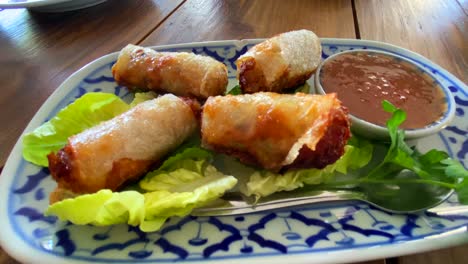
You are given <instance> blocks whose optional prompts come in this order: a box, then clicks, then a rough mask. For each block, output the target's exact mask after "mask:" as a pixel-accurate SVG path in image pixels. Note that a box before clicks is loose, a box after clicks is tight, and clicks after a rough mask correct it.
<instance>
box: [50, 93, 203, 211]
mask: <svg viewBox="0 0 468 264" xmlns="http://www.w3.org/2000/svg"><path fill="white" fill-rule="evenodd" d="M196 107H197V105H196V103H195V102H193V101H186V100H183V99H181V98H178V97H176V96H174V95H169V94H168V95H164V96H161V97H159V98H156V99H154V100H150V101H146V102H143V103H141V104H139V105H137V106H136V107H134V108H132V109H131V110H129V111H127V112H125V113H123V114H121V115H119V116H117V117H115V118H113V119H111V120H109V121H106V122H103V123H101V124H99V125H98V126H95V127H93V128H90V129H88V130H85V131H83V132H82V133H80V134H78V135H75V136H72V137H70V138H69V139H68V144H67V145H66V146H65V147H64V148H63V149H61V150H60V151H58V153H51V154H49V155H48V159H49V169H50V173H51V175H52V177H53V178H54V180H55V181H57V183H58V188H57V190H56V191H55V192H54V193H52V194H51V197H50V200H51V203H53V202H55V201H57V200H60V199H61V198H63V197H64V196H66V197H68V196H72V194H71V193H80V194H81V193H94V192H97V191H98V190H101V189H111V190H117V189H118V188H119V187H121V186H122V185H123V184H124V183H126V182H128V181H132V180H135V179H137V178H139V177H140V176H141V175H142V174H143V173H145V172H146V171H147V170H148V169H149V168H150V166H151V165H152V164H154V163H157V162H158V161H160V159H161V158H162V157H163V156H164V155H166V154H167V153H168V152H169V151H171V150H173V149H175V148H176V147H177V146H178V145H180V144H181V143H182V142H183V141H184V140H185V139H186V138H187V137H188V136H189V135H191V134H192V133H193V132H194V131H195V129H196V128H197V127H198V121H197V119H196V113H194V111H196ZM198 107H199V105H198ZM70 192H71V193H70Z"/></svg>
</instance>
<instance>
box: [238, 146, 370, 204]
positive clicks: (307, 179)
mask: <svg viewBox="0 0 468 264" xmlns="http://www.w3.org/2000/svg"><path fill="white" fill-rule="evenodd" d="M372 152H373V146H372V144H371V143H369V142H368V141H366V140H362V139H358V138H357V137H353V139H351V140H350V141H349V143H348V145H346V146H345V153H344V155H343V156H341V158H340V159H338V160H337V161H336V162H335V163H333V164H330V165H328V166H326V167H325V168H323V169H300V170H289V171H287V172H286V173H284V174H279V173H273V172H269V171H256V172H254V173H253V174H252V175H251V176H250V178H249V180H248V182H247V183H246V188H245V189H242V188H241V191H242V192H243V193H244V194H245V195H247V196H251V195H254V196H255V197H256V198H257V199H258V198H260V197H265V196H268V195H270V194H272V193H275V192H280V191H292V190H294V189H297V188H301V187H303V186H304V185H309V184H314V185H316V184H321V183H324V182H327V181H330V180H332V179H333V176H334V175H335V173H341V174H346V173H347V172H348V170H349V169H352V170H356V169H359V168H362V167H364V166H365V165H367V164H368V163H369V161H370V160H371V157H372Z"/></svg>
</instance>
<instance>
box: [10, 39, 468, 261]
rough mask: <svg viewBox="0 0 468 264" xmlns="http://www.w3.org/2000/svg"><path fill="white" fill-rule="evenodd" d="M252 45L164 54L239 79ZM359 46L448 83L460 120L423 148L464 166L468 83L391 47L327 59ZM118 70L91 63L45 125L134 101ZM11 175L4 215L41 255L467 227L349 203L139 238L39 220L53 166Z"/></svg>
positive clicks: (434, 216)
mask: <svg viewBox="0 0 468 264" xmlns="http://www.w3.org/2000/svg"><path fill="white" fill-rule="evenodd" d="M251 45H252V42H246V43H244V44H243V45H235V44H234V43H233V44H232V45H219V46H216V45H214V44H210V45H208V44H205V45H203V44H194V45H191V46H186V47H180V48H176V49H165V50H171V51H173V50H176V51H190V52H195V53H198V54H203V55H209V56H211V57H213V58H215V59H217V60H219V61H221V62H223V63H225V64H226V65H227V66H228V69H229V77H230V79H231V80H232V81H233V82H235V64H234V61H235V60H236V59H237V58H238V57H239V56H240V55H241V54H242V53H244V52H245V51H246V50H247V49H248V47H249V46H251ZM356 48H364V49H379V50H385V51H389V52H395V53H398V54H399V55H401V56H404V57H407V58H408V59H410V60H413V61H415V62H416V63H419V64H420V65H422V66H423V67H425V68H427V69H428V70H430V71H432V72H433V73H434V74H435V76H436V77H437V79H438V80H439V81H440V82H441V84H442V85H446V86H448V87H450V90H451V92H452V93H453V96H454V97H455V101H456V104H457V106H456V109H457V110H456V113H457V114H456V119H455V121H454V122H453V124H452V125H451V126H449V127H447V129H446V130H444V131H442V132H441V133H439V134H438V135H436V136H432V137H430V138H428V139H424V140H422V141H421V143H418V147H421V148H423V149H424V148H425V147H427V146H430V147H431V148H432V147H437V148H440V149H445V150H446V151H448V152H449V153H450V155H451V156H453V157H455V158H457V159H459V160H460V161H461V162H462V163H463V164H464V166H465V167H466V166H467V165H468V163H467V162H468V159H467V152H468V136H467V131H468V127H467V123H466V113H467V111H468V95H467V93H468V91H467V89H466V86H464V85H463V84H461V83H460V82H459V81H454V80H453V77H451V76H450V75H447V73H445V71H443V70H442V69H440V68H438V67H432V66H431V65H430V64H428V63H426V62H425V61H424V60H423V59H421V58H419V57H417V56H415V55H412V54H411V53H405V52H402V51H401V50H400V49H398V48H395V47H392V46H388V47H387V46H385V45H382V44H379V45H377V44H375V45H372V43H366V44H365V45H364V44H362V43H361V44H360V42H359V41H344V40H342V41H336V40H327V39H325V40H324V41H323V54H322V57H323V58H326V57H328V56H330V55H331V54H333V53H336V52H339V51H343V50H349V49H356ZM112 64H113V62H111V63H107V64H105V65H103V66H100V67H95V69H93V70H92V71H91V72H90V73H89V74H88V75H87V76H86V77H85V78H83V79H82V80H81V81H80V82H79V83H78V84H77V85H76V87H73V89H71V90H70V92H69V93H68V94H67V95H66V96H64V97H63V99H62V100H61V101H60V102H59V103H58V104H57V105H56V106H55V107H54V110H53V111H51V112H50V113H49V114H48V116H47V118H45V119H44V120H43V121H44V122H45V121H47V120H48V119H50V118H51V117H52V116H54V115H55V114H56V113H57V112H58V111H59V110H60V109H61V108H63V107H64V106H66V105H68V104H69V103H71V102H72V101H74V100H75V99H76V98H79V97H80V96H82V95H83V94H84V93H87V92H92V91H103V92H111V93H115V94H116V95H118V96H120V97H122V98H123V99H124V100H127V101H129V100H131V97H132V95H131V94H130V93H129V92H128V91H127V89H126V88H124V87H121V86H119V85H117V84H116V83H115V82H114V79H113V78H112V75H111V71H110V68H111V66H112ZM91 67H93V66H91ZM428 143H430V144H428ZM15 175H16V176H15V179H14V181H13V184H12V186H11V188H10V193H9V194H8V215H9V218H10V220H11V222H12V223H13V228H14V230H15V232H16V233H17V234H18V235H19V236H20V237H21V238H22V239H23V240H24V241H26V242H27V243H29V244H30V245H31V246H33V247H34V248H36V249H37V250H40V251H42V252H46V253H49V254H53V255H56V256H66V257H68V258H72V259H79V260H90V261H112V262H128V263H131V262H135V261H138V262H172V261H188V262H190V261H197V260H205V259H212V260H213V259H242V258H248V257H252V256H276V255H288V254H313V253H316V252H326V251H336V250H345V249H352V248H364V247H370V246H379V245H389V244H393V243H404V242H409V241H415V240H419V239H423V238H427V237H430V236H433V235H438V234H444V233H447V232H458V231H457V230H460V229H463V228H465V227H466V225H467V224H468V210H465V211H460V210H458V211H456V212H455V213H445V214H438V213H436V212H435V211H427V212H424V213H420V214H406V215H396V214H391V213H388V212H384V211H381V210H379V209H377V208H374V207H372V206H370V205H368V204H365V203H363V202H354V201H349V202H340V203H326V204H315V205H310V206H306V207H301V208H295V209H294V210H291V209H284V210H277V211H270V212H259V213H253V214H248V215H241V216H225V217H193V216H188V217H185V218H171V219H169V221H168V222H167V223H166V224H165V225H164V227H163V228H162V229H161V230H159V231H158V232H153V233H143V232H141V231H140V230H139V229H138V228H134V227H131V226H126V225H117V226H112V227H93V226H76V225H72V224H70V223H63V222H60V221H57V219H56V218H54V217H45V216H44V215H43V214H42V212H43V210H44V209H45V208H46V207H47V204H48V199H47V195H48V193H50V192H51V190H52V189H53V188H54V182H53V180H52V179H51V178H50V177H49V171H48V170H47V168H39V167H36V166H34V165H32V164H30V163H28V162H26V161H24V160H22V161H21V162H20V164H19V166H18V167H17V168H16V172H15ZM456 206H458V202H457V197H456V196H452V197H450V199H449V200H448V201H447V202H445V203H444V204H442V205H440V206H439V207H438V208H439V209H440V208H448V209H449V208H455V207H456Z"/></svg>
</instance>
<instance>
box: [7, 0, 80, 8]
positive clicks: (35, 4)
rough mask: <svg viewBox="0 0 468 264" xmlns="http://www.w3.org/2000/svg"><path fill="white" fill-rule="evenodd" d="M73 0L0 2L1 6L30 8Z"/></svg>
mask: <svg viewBox="0 0 468 264" xmlns="http://www.w3.org/2000/svg"><path fill="white" fill-rule="evenodd" d="M71 1H73V0H37V1H32V2H29V1H28V2H17V3H0V8H5V9H7V8H30V7H40V6H47V5H54V4H60V3H65V2H71Z"/></svg>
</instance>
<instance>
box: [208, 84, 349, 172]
mask: <svg viewBox="0 0 468 264" xmlns="http://www.w3.org/2000/svg"><path fill="white" fill-rule="evenodd" d="M349 129H350V123H349V119H348V114H347V109H346V108H345V107H343V106H342V105H341V102H340V101H339V100H338V99H337V98H336V94H328V95H312V94H303V93H297V94H277V93H268V92H267V93H255V94H246V95H237V96H232V95H228V96H224V97H221V96H216V97H210V98H208V100H207V101H206V103H205V105H204V106H203V112H202V124H201V132H202V144H203V146H204V147H206V148H209V149H212V150H214V151H217V152H221V153H226V154H228V155H232V156H234V157H237V158H239V159H240V160H241V161H242V162H244V163H246V164H250V165H255V166H260V167H262V168H265V169H268V170H272V171H279V170H281V169H284V168H323V167H325V166H326V165H328V164H331V163H334V162H335V161H336V160H337V159H338V158H339V157H341V155H343V153H344V146H345V145H346V142H347V140H348V138H349V137H350V130H349Z"/></svg>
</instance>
